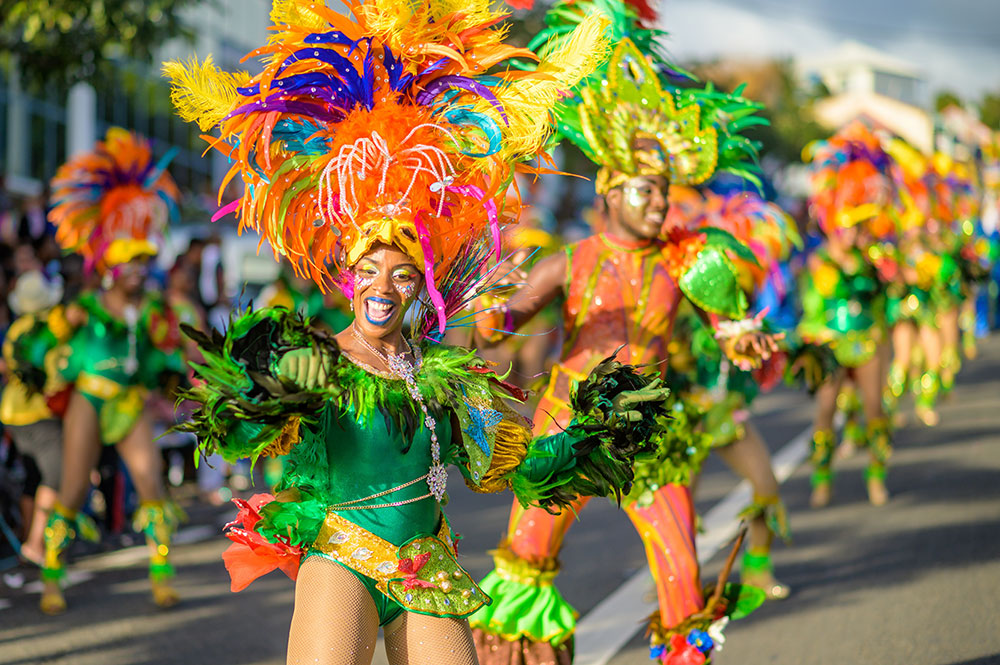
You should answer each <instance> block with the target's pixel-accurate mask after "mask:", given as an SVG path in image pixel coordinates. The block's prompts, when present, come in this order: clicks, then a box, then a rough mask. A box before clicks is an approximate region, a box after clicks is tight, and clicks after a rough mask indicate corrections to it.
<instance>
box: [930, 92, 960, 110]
mask: <svg viewBox="0 0 1000 665" xmlns="http://www.w3.org/2000/svg"><path fill="white" fill-rule="evenodd" d="M949 106H958V107H959V108H961V107H962V106H963V104H962V100H961V98H960V97H959V96H958V95H956V94H955V93H954V92H952V91H951V90H943V91H941V92H939V93H938V94H937V96H936V97H935V98H934V110H935V111H937V112H938V113H940V112H941V111H943V110H945V109H946V108H948V107H949Z"/></svg>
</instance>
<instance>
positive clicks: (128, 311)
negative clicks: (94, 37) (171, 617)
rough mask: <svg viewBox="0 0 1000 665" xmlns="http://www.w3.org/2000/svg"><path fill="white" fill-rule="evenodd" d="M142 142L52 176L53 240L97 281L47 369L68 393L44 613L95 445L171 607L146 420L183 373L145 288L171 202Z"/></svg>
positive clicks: (159, 490) (94, 155)
mask: <svg viewBox="0 0 1000 665" xmlns="http://www.w3.org/2000/svg"><path fill="white" fill-rule="evenodd" d="M167 161H169V154H168V156H167V157H166V158H165V159H163V160H161V162H159V163H157V162H156V161H155V160H154V159H153V154H152V149H151V146H150V144H149V143H148V142H147V141H146V140H145V139H143V138H141V137H139V136H137V135H135V134H132V133H130V132H127V131H125V130H123V129H120V128H112V129H110V130H109V131H108V135H107V137H106V139H105V140H104V141H101V142H98V144H97V145H96V146H95V148H94V150H93V152H90V153H85V154H83V155H79V156H77V157H74V158H73V159H72V160H70V161H69V162H67V163H66V164H64V165H63V166H62V167H60V169H59V171H58V173H57V174H56V176H55V178H54V179H53V181H52V187H53V204H54V208H53V210H52V212H51V213H50V219H51V220H52V221H53V223H55V224H56V225H57V233H56V239H57V240H58V241H59V243H60V244H61V245H62V246H63V247H64V248H65V249H68V250H72V251H76V252H79V253H80V254H81V255H83V257H84V260H85V262H86V265H87V266H88V267H89V268H90V269H96V270H97V271H98V272H99V274H100V275H101V280H102V288H101V289H100V290H99V291H97V292H86V293H84V294H83V295H81V296H80V297H79V298H78V299H77V300H75V301H74V302H72V303H71V304H70V305H68V306H67V308H66V315H65V318H66V322H67V325H68V327H69V330H70V331H71V332H69V334H68V335H67V336H68V341H67V342H66V343H65V344H62V345H60V346H58V347H56V348H55V349H53V350H52V352H51V353H50V354H49V357H48V358H47V359H46V368H47V370H48V371H49V372H51V373H54V374H56V375H57V376H58V377H59V378H60V379H62V380H63V381H66V382H68V383H70V384H72V385H73V386H74V390H73V393H72V394H71V396H70V398H69V403H68V406H67V408H66V414H65V420H64V445H63V449H64V453H63V455H64V457H63V472H62V482H61V486H60V488H59V502H58V503H57V504H56V506H55V508H54V510H53V512H52V515H51V516H50V518H49V523H48V526H47V528H46V531H45V565H44V568H43V579H44V582H45V587H44V591H43V594H42V599H41V608H42V611H44V612H46V613H48V614H57V613H59V612H62V611H63V610H65V609H66V601H65V599H64V597H63V594H62V590H61V588H60V585H59V582H60V580H61V579H62V578H63V577H64V575H65V563H64V561H63V552H64V550H65V549H66V547H67V546H68V545H69V544H70V542H71V541H72V539H73V538H74V537H75V536H77V535H80V536H83V537H87V538H96V535H97V534H96V531H95V529H94V526H93V523H92V522H90V520H89V518H87V517H86V516H85V515H83V514H82V513H80V512H79V511H80V509H81V507H82V506H83V503H84V501H85V499H86V497H87V493H88V492H89V490H90V472H91V470H92V469H93V468H94V466H95V465H96V464H97V460H98V457H99V455H100V450H101V448H100V447H101V445H102V444H103V445H114V446H115V447H116V448H117V450H118V453H119V455H120V456H121V458H122V461H123V462H124V463H125V465H126V467H127V468H128V470H129V473H130V475H131V477H132V481H133V483H134V484H135V487H136V491H137V492H138V494H139V499H140V501H141V503H140V507H139V509H138V511H137V513H136V515H135V526H136V528H137V529H138V530H141V531H143V532H144V533H145V534H146V538H147V542H148V544H149V548H150V565H149V574H150V582H151V585H152V595H153V601H154V602H155V603H156V604H157V605H159V606H161V607H169V606H171V605H174V604H176V603H177V602H178V595H177V592H176V591H175V590H174V588H173V586H171V582H170V580H171V578H172V577H173V567H172V566H171V565H170V562H169V552H170V538H171V534H172V533H173V531H174V529H175V527H176V524H177V522H178V520H179V517H180V512H179V509H177V508H176V507H175V506H174V505H173V504H172V503H170V502H168V501H166V500H165V498H166V495H165V492H164V488H163V484H162V478H161V475H162V474H161V468H160V467H161V460H160V455H159V451H158V450H157V448H156V445H155V444H154V442H153V432H152V428H151V425H150V420H149V418H148V417H147V415H146V397H147V394H148V391H149V390H156V389H162V387H163V386H164V385H165V384H166V381H165V376H166V375H168V374H169V375H173V376H178V377H179V376H180V375H181V372H182V370H183V367H182V363H181V359H180V353H179V350H178V349H179V343H180V335H179V330H178V328H177V325H176V321H175V318H174V317H173V316H172V315H171V313H170V310H169V309H167V308H166V307H165V306H164V305H163V303H162V302H161V301H160V299H159V297H157V296H156V295H155V294H150V293H149V292H148V291H146V289H145V284H146V277H147V273H148V265H149V262H150V260H151V259H152V257H153V256H155V255H156V253H157V247H156V245H155V244H154V242H153V240H154V239H155V238H157V237H158V235H159V234H160V233H161V232H162V230H163V228H164V226H165V224H166V221H167V219H168V217H169V215H170V211H171V210H172V209H173V207H174V205H175V204H174V201H175V200H176V198H177V189H176V186H175V185H174V182H173V180H172V179H171V178H170V176H169V174H168V173H166V171H165V170H164V169H165V165H166V162H167Z"/></svg>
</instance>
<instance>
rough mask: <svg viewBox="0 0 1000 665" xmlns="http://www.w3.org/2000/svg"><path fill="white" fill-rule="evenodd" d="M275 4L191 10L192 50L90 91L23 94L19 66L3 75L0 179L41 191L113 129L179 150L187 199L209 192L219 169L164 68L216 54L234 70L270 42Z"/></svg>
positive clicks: (122, 70) (222, 2)
mask: <svg viewBox="0 0 1000 665" xmlns="http://www.w3.org/2000/svg"><path fill="white" fill-rule="evenodd" d="M270 6H271V3H270V0H214V1H213V2H206V3H199V4H198V5H196V6H193V7H191V8H189V9H188V10H187V11H186V12H185V15H184V18H185V21H186V22H187V24H188V25H189V26H190V27H191V28H192V29H193V30H194V32H195V35H196V36H195V40H194V43H193V44H190V43H187V42H184V41H179V40H175V41H174V42H169V43H167V44H166V45H165V46H164V47H163V48H162V49H161V54H160V56H159V57H157V58H156V59H155V61H154V63H153V64H144V63H135V62H120V63H118V64H117V66H116V73H115V76H114V80H113V81H111V82H109V83H105V84H99V85H98V86H96V87H95V86H91V85H88V84H77V85H75V86H73V87H72V88H70V89H69V90H66V89H59V88H58V87H57V86H54V85H53V86H50V87H48V88H47V89H45V90H43V91H40V92H34V93H32V94H29V93H28V92H26V91H25V90H23V89H22V87H21V85H20V81H19V75H18V71H17V64H16V61H15V62H13V63H12V66H11V67H10V68H9V69H8V70H7V71H2V72H0V175H2V176H4V177H3V180H4V182H5V186H6V188H7V189H8V190H9V191H10V193H11V194H13V195H14V196H18V195H20V196H27V195H31V194H33V193H35V192H38V191H41V189H42V186H43V183H45V181H47V180H48V179H49V178H50V177H51V176H52V175H53V174H54V173H55V170H56V168H57V167H58V166H59V164H61V163H62V162H63V161H65V160H66V158H67V156H69V155H71V154H73V153H74V152H77V151H80V150H86V149H89V148H90V147H91V146H92V145H93V143H94V141H95V140H96V139H97V138H99V137H101V136H103V135H104V133H105V131H106V130H107V128H108V127H110V126H112V125H119V126H122V127H126V128H129V129H133V130H135V131H137V132H139V133H141V134H144V135H146V136H148V137H150V138H151V139H153V143H154V151H155V152H156V153H157V154H158V155H159V154H163V153H165V152H166V151H167V150H169V149H170V147H172V146H176V147H177V148H179V149H180V152H179V153H178V155H177V157H176V158H175V159H174V161H173V164H172V166H171V169H170V171H171V173H172V174H173V175H174V178H175V179H176V180H177V182H178V184H179V185H180V186H181V188H182V189H183V190H185V191H186V193H188V195H189V196H199V195H207V194H208V193H209V192H210V183H211V181H212V176H213V169H214V170H215V171H216V175H218V170H219V169H221V168H222V165H221V164H220V163H218V162H214V163H213V161H212V160H211V159H204V158H202V157H201V153H202V151H203V150H204V143H203V142H202V141H201V140H200V139H199V138H198V136H199V134H200V132H199V131H198V128H197V127H195V126H191V125H188V124H187V123H184V122H182V121H181V120H180V119H178V118H177V117H176V116H174V114H173V112H172V108H171V105H170V94H169V88H168V86H167V83H166V81H164V80H163V78H162V77H161V76H160V68H159V64H158V63H159V61H160V60H164V59H170V58H187V57H189V56H190V55H191V54H192V52H194V53H197V54H198V55H199V56H201V57H204V56H205V55H207V54H209V53H211V54H212V55H213V56H214V58H215V62H216V63H217V64H219V65H220V66H222V67H226V68H233V69H236V68H238V67H239V59H240V58H241V57H243V55H244V54H246V53H247V52H248V51H250V50H251V49H253V48H256V47H257V46H259V45H260V44H262V43H263V42H264V40H265V39H266V35H267V26H268V13H269V11H270Z"/></svg>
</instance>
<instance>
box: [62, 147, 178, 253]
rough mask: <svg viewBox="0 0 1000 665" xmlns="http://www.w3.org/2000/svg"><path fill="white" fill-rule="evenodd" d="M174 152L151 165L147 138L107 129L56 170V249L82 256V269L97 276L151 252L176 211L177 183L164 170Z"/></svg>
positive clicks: (151, 159) (150, 149)
mask: <svg viewBox="0 0 1000 665" xmlns="http://www.w3.org/2000/svg"><path fill="white" fill-rule="evenodd" d="M174 154H176V150H171V151H169V152H168V153H167V154H166V155H164V157H163V158H161V159H160V160H159V161H154V160H153V151H152V148H151V147H150V144H149V141H148V140H146V139H145V138H143V137H141V136H139V135H138V134H135V133H134V132H129V131H127V130H125V129H122V128H121V127H112V128H110V129H109V130H108V133H107V136H106V137H105V139H104V140H103V141H98V142H97V144H96V145H95V146H94V150H93V151H92V152H88V153H84V154H81V155H78V156H76V157H73V158H72V159H70V160H69V161H68V162H66V163H65V164H63V165H62V166H60V167H59V170H58V171H56V175H55V177H54V178H52V182H51V187H52V198H51V203H52V206H53V208H52V210H51V211H50V212H49V220H50V221H51V222H52V223H53V224H55V225H56V241H57V242H58V243H59V245H60V246H61V247H63V248H64V249H68V250H71V251H74V252H78V253H79V254H81V255H83V257H84V260H85V263H84V265H85V267H86V268H87V269H88V270H90V269H93V268H94V267H96V268H97V269H98V270H100V271H102V272H103V271H104V270H106V269H108V268H111V267H114V266H115V265H118V264H121V263H126V262H128V261H130V260H131V259H133V258H135V257H136V256H141V255H153V254H156V251H157V250H156V243H157V242H158V240H159V239H160V238H161V237H162V235H163V232H164V230H165V229H166V225H167V222H168V221H169V219H170V217H172V216H173V215H174V214H175V213H176V212H177V199H178V197H179V193H178V191H177V185H176V184H174V180H173V178H171V177H170V174H169V173H167V170H166V169H167V165H168V164H169V163H170V160H171V159H172V158H173V156H174Z"/></svg>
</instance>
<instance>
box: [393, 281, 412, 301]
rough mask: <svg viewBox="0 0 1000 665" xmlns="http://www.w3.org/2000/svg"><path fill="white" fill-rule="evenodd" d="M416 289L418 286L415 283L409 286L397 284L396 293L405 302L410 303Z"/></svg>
mask: <svg viewBox="0 0 1000 665" xmlns="http://www.w3.org/2000/svg"><path fill="white" fill-rule="evenodd" d="M415 289H416V285H415V284H414V283H413V282H410V283H409V284H396V292H397V293H399V296H400V297H401V298H402V299H403V302H406V301H408V300H409V299H410V298H412V297H413V292H414V290H415Z"/></svg>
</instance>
